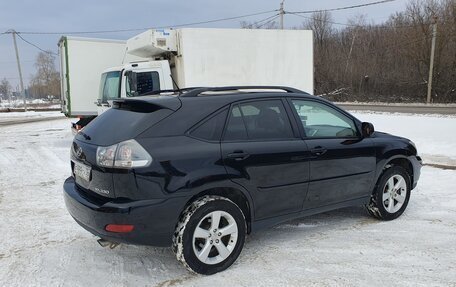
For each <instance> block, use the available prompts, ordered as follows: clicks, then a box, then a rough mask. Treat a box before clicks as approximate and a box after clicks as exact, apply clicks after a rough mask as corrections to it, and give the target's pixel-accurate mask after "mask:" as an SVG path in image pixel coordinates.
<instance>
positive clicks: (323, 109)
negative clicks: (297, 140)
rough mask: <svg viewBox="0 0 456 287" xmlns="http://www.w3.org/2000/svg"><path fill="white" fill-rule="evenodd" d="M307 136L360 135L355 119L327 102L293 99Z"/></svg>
mask: <svg viewBox="0 0 456 287" xmlns="http://www.w3.org/2000/svg"><path fill="white" fill-rule="evenodd" d="M292 103H293V105H292V106H293V107H294V109H295V110H296V112H297V114H298V116H299V119H300V122H301V124H302V127H303V129H304V132H305V134H306V137H310V138H334V137H336V138H337V137H355V136H357V135H358V132H357V129H356V125H355V122H354V121H353V119H351V118H349V117H348V116H346V115H344V114H343V113H341V112H339V111H338V110H336V109H334V108H331V107H329V106H327V105H325V104H322V103H319V102H315V101H306V100H292Z"/></svg>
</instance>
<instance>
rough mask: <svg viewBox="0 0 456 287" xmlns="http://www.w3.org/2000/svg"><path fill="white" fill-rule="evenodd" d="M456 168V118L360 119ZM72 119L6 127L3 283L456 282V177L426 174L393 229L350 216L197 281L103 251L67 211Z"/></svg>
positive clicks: (270, 241) (269, 233) (144, 257)
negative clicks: (65, 195) (65, 191)
mask: <svg viewBox="0 0 456 287" xmlns="http://www.w3.org/2000/svg"><path fill="white" fill-rule="evenodd" d="M356 115H357V117H358V118H360V119H362V120H364V121H371V122H373V123H374V125H375V126H376V128H377V129H378V130H383V131H389V132H392V133H396V134H401V135H403V136H408V137H410V138H411V139H413V140H414V141H415V142H416V144H417V146H418V149H419V150H420V151H422V152H423V154H425V155H426V156H425V157H424V159H425V161H432V160H434V159H439V160H440V161H441V162H442V163H445V164H451V163H454V161H455V160H456V146H455V145H456V118H451V117H435V116H433V117H426V116H410V115H393V114H368V113H356ZM69 126H70V120H68V119H62V120H53V121H49V122H45V121H43V122H37V123H28V124H21V125H14V126H4V127H0V231H1V236H0V286H30V285H40V286H181V285H185V286H284V285H289V286H341V285H343V286H366V285H368V286H456V192H455V190H456V182H455V180H454V178H455V177H456V171H454V170H443V169H436V168H432V167H427V166H426V167H423V170H422V178H421V180H420V182H419V185H418V187H417V188H416V189H415V190H414V192H413V194H412V197H411V200H410V204H409V207H408V209H407V210H406V212H405V213H404V215H403V216H402V217H400V218H399V219H397V220H395V221H392V222H381V221H377V220H375V219H372V218H371V217H369V216H367V215H366V213H365V212H364V210H363V209H362V208H350V209H343V210H339V211H334V212H329V213H325V214H321V215H317V216H312V217H307V218H304V219H301V220H297V221H293V222H289V223H286V224H282V225H279V226H277V227H275V228H272V229H269V230H266V231H263V232H259V233H256V234H254V235H252V236H249V237H248V239H247V242H246V244H245V247H244V250H243V252H242V253H241V256H240V257H239V259H238V261H237V262H236V263H235V264H234V265H233V266H232V267H231V268H230V269H228V270H227V271H225V272H222V273H219V274H216V275H213V276H209V277H203V276H197V275H193V274H190V273H188V272H187V271H186V270H185V269H184V268H183V267H182V266H181V265H180V264H178V262H177V261H176V260H175V258H174V256H173V254H172V252H171V250H170V249H168V248H153V247H145V246H128V245H121V246H119V247H118V248H116V249H114V250H109V249H103V248H101V247H100V246H99V245H98V244H97V243H96V241H95V237H94V236H92V235H91V234H89V233H88V232H86V231H85V230H83V229H82V228H81V227H79V226H78V225H77V224H76V223H75V222H74V221H73V219H72V218H71V217H70V216H69V215H68V213H67V212H66V209H65V206H64V202H63V198H62V188H61V187H62V183H63V181H64V179H65V178H66V177H67V176H68V175H69V174H70V167H69V145H70V142H71V140H72V134H71V131H70V128H69Z"/></svg>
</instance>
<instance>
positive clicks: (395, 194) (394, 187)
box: [367, 165, 411, 220]
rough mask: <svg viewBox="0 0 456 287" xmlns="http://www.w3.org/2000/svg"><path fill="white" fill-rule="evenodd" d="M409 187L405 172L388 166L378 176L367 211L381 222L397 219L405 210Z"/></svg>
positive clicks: (408, 178)
mask: <svg viewBox="0 0 456 287" xmlns="http://www.w3.org/2000/svg"><path fill="white" fill-rule="evenodd" d="M410 187H411V186H410V176H409V174H408V173H407V171H406V170H405V169H404V168H402V167H401V166H394V165H393V166H390V167H389V168H387V169H386V170H384V172H383V174H382V175H381V176H380V179H379V180H378V182H377V185H376V187H375V189H374V192H373V194H372V197H371V201H370V203H369V204H368V205H367V210H368V211H369V213H370V214H371V215H373V216H374V217H376V218H378V219H382V220H392V219H395V218H397V217H399V216H400V215H401V214H402V213H403V212H404V210H405V209H406V208H407V205H408V202H409V199H410V191H411V188H410Z"/></svg>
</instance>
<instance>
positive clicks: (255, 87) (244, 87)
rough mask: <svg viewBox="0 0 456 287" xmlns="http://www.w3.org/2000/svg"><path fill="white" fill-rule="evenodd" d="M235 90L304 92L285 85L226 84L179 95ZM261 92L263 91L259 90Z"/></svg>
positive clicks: (192, 95) (193, 95)
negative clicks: (225, 85)
mask: <svg viewBox="0 0 456 287" xmlns="http://www.w3.org/2000/svg"><path fill="white" fill-rule="evenodd" d="M237 90H282V91H285V92H287V93H299V94H302V93H305V92H303V91H301V90H298V89H295V88H290V87H285V86H227V87H204V88H193V89H192V90H190V91H188V92H186V93H185V94H182V95H180V96H181V97H197V96H199V95H201V94H202V93H205V92H230V91H237ZM261 92H263V91H261Z"/></svg>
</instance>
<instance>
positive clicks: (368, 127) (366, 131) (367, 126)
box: [361, 122, 375, 138]
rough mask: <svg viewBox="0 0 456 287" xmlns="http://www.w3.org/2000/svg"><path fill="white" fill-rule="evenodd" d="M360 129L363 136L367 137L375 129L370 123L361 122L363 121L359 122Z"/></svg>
mask: <svg viewBox="0 0 456 287" xmlns="http://www.w3.org/2000/svg"><path fill="white" fill-rule="evenodd" d="M361 131H362V133H363V137H365V138H368V137H370V136H371V135H372V134H373V133H374V131H375V129H374V125H373V124H372V123H368V122H363V123H362V124H361Z"/></svg>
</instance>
